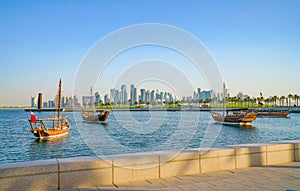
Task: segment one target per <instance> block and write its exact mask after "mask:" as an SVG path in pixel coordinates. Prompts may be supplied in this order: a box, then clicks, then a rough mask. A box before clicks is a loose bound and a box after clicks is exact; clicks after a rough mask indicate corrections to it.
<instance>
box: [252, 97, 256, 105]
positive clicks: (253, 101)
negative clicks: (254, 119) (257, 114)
mask: <svg viewBox="0 0 300 191" xmlns="http://www.w3.org/2000/svg"><path fill="white" fill-rule="evenodd" d="M256 101H257V98H256V97H253V98H252V107H254V104H255V103H256Z"/></svg>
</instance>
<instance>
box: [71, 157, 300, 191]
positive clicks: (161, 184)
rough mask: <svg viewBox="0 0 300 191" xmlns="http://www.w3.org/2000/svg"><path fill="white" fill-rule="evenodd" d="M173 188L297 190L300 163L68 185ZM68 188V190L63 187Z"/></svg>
mask: <svg viewBox="0 0 300 191" xmlns="http://www.w3.org/2000/svg"><path fill="white" fill-rule="evenodd" d="M75 190H76V191H94V190H95V191H96V190H101V191H111V190H122V191H125V190H135V191H142V190H151V191H152V190H166V191H168V190H170V191H171V190H172V191H177V190H178V191H182V190H186V191H190V190H197V191H198V190H200V191H201V190H205V191H216V190H222V191H227V190H228V191H229V190H230V191H232V190H234V191H235V190H245V191H249V190H251V191H252V190H259V191H269V190H271V191H277V190H278V191H295V190H297V191H300V163H299V162H292V163H288V164H279V165H273V166H266V167H251V168H245V169H236V170H230V171H220V172H213V173H204V174H198V175H190V176H176V177H172V178H165V179H157V180H146V181H142V182H134V183H128V184H120V185H108V186H97V185H95V186H94V187H91V188H77V189H69V190H68V191H75ZM65 191H67V190H65Z"/></svg>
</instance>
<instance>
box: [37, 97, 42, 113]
mask: <svg viewBox="0 0 300 191" xmlns="http://www.w3.org/2000/svg"><path fill="white" fill-rule="evenodd" d="M37 106H38V109H42V108H43V94H42V93H39V94H38V105H37Z"/></svg>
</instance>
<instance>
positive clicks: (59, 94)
mask: <svg viewBox="0 0 300 191" xmlns="http://www.w3.org/2000/svg"><path fill="white" fill-rule="evenodd" d="M60 104H61V79H59V86H58V103H57V127H58V128H59V127H60V128H62V127H61V124H60V107H61V106H60Z"/></svg>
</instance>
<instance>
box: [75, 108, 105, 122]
mask: <svg viewBox="0 0 300 191" xmlns="http://www.w3.org/2000/svg"><path fill="white" fill-rule="evenodd" d="M109 113H110V111H108V110H98V111H85V112H82V113H81V117H82V119H83V120H85V121H102V122H104V121H105V120H106V119H107V118H108V115H109Z"/></svg>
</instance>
